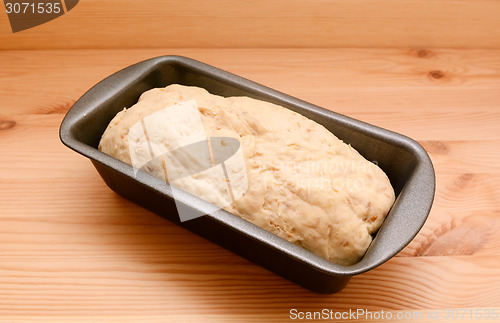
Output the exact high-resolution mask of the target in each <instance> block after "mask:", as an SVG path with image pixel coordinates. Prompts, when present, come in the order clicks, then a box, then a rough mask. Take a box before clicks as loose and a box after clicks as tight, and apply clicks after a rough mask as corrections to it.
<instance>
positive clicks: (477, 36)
mask: <svg viewBox="0 0 500 323" xmlns="http://www.w3.org/2000/svg"><path fill="white" fill-rule="evenodd" d="M499 13H500V2H498V1H494V0H434V1H420V0H406V1H398V0H354V1H342V0H328V1H324V0H308V1H302V0H274V1H267V0H256V1H228V0H213V1H203V0H193V1H188V2H185V1H172V0H170V1H165V0H149V1H147V2H143V1H131V0H128V1H126V0H105V1H103V0H85V1H80V2H79V4H78V5H77V6H76V7H75V8H74V9H73V10H72V11H70V12H68V13H67V14H65V15H64V16H62V17H60V18H58V19H56V20H54V21H51V22H49V23H46V24H43V25H41V26H38V27H35V28H32V29H29V30H26V31H23V32H19V33H15V34H13V33H12V31H11V29H10V26H9V23H8V20H7V15H6V14H3V13H2V15H0V49H47V48H52V49H67V48H83V49H88V48H169V47H170V48H172V47H204V48H207V47H210V48H213V47H219V48H221V47H240V48H241V47H245V48H250V47H259V48H262V47H273V48H274V47H294V48H298V47H365V48H366V47H393V48H394V47H415V48H418V47H451V48H497V49H498V48H500V20H499V19H498V15H499Z"/></svg>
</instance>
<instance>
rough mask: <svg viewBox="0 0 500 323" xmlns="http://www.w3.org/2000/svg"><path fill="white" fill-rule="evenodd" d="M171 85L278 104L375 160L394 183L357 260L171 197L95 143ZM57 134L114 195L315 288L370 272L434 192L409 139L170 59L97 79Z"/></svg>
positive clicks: (423, 156) (406, 238) (425, 162)
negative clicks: (147, 96) (148, 96)
mask: <svg viewBox="0 0 500 323" xmlns="http://www.w3.org/2000/svg"><path fill="white" fill-rule="evenodd" d="M174 83H178V84H183V85H192V86H198V87H202V88H205V89H207V90H208V91H209V92H210V93H212V94H217V95H221V96H248V97H252V98H255V99H259V100H263V101H268V102H272V103H275V104H277V105H280V106H283V107H286V108H288V109H290V110H293V111H295V112H298V113H300V114H302V115H304V116H306V117H308V118H310V119H312V120H314V121H316V122H318V123H320V124H322V125H323V126H325V127H326V128H327V129H328V130H330V131H331V132H333V133H334V134H335V135H336V136H337V137H338V138H340V139H341V140H343V141H344V142H345V143H349V144H350V145H351V146H352V147H354V148H355V149H356V150H358V151H359V152H360V153H361V154H362V155H363V156H364V157H365V158H366V159H368V160H371V161H376V162H377V163H378V165H379V166H380V167H381V168H382V169H383V170H384V172H385V173H386V174H387V176H388V177H389V179H390V181H391V183H392V185H393V187H394V189H395V192H396V202H395V204H394V205H393V207H392V209H391V211H390V213H389V214H388V216H387V218H386V219H385V220H384V222H383V224H382V226H381V228H380V229H379V230H378V232H377V233H376V235H375V237H374V239H373V242H372V244H371V245H370V247H369V249H368V251H367V252H366V254H365V255H364V257H363V258H362V259H361V261H360V262H358V263H356V264H354V265H351V266H341V265H337V264H334V263H332V262H330V261H328V260H326V259H323V258H321V257H319V256H317V255H315V254H313V253H311V252H309V251H307V250H305V249H303V248H301V247H299V246H297V245H294V244H293V243H290V242H288V241H286V240H284V239H282V238H279V237H278V236H276V235H274V234H272V233H270V232H267V231H266V230H264V229H261V228H259V227H257V226H255V225H254V224H252V223H250V222H248V221H246V220H244V219H242V218H240V217H238V216H236V215H234V214H231V213H229V212H227V211H225V210H223V209H219V210H218V211H216V212H212V210H213V207H212V206H211V205H210V204H208V203H207V202H206V201H203V200H201V199H199V198H197V197H194V196H192V195H190V194H188V193H186V192H182V191H181V192H180V193H176V195H175V198H176V200H175V201H174V199H173V196H172V187H170V186H169V185H168V184H167V183H165V181H162V180H160V179H158V178H156V177H154V176H152V175H150V174H147V173H146V172H142V171H139V172H134V169H133V167H132V166H130V165H127V164H125V163H123V162H121V161H119V160H117V159H115V158H113V157H110V156H108V155H106V154H104V153H103V152H101V151H99V150H98V149H97V146H98V143H99V140H100V138H101V135H102V134H103V132H104V130H105V129H106V127H107V125H108V123H109V122H110V121H111V119H112V118H113V117H114V116H115V115H116V113H117V112H119V111H120V110H122V109H123V108H124V107H130V106H132V105H133V104H135V103H136V102H137V100H138V98H139V96H140V95H141V93H143V92H145V91H147V90H149V89H152V88H156V87H165V86H167V85H169V84H174ZM332 90H334V89H332ZM60 138H61V140H62V142H63V143H64V144H65V145H66V146H68V147H69V148H71V149H73V150H75V151H76V152H78V153H80V154H82V155H84V156H86V157H88V158H89V159H90V160H91V162H92V163H93V164H94V166H95V168H96V169H97V171H98V172H99V174H100V175H101V177H102V178H103V179H104V181H105V182H106V184H107V185H108V186H109V187H110V188H111V189H112V190H114V191H115V192H117V193H118V194H120V195H122V196H124V197H125V198H127V199H129V200H132V201H133V202H135V203H137V204H139V205H141V206H143V207H145V208H146V209H148V210H151V211H152V212H155V213H157V214H158V215H160V216H162V217H165V218H167V219H168V220H170V221H172V222H174V223H177V224H178V225H181V226H183V227H185V228H187V229H188V230H190V231H192V232H194V233H196V234H198V235H200V236H202V237H205V238H206V239H208V240H210V241H213V242H215V243H217V244H219V245H221V246H223V247H225V248H227V249H229V250H231V251H233V252H234V253H237V254H239V255H241V256H243V257H245V258H247V259H249V260H251V261H252V262H254V263H257V264H259V265H261V266H263V267H265V268H267V269H269V270H271V271H273V272H275V273H277V274H279V275H281V276H283V277H286V278H288V279H289V280H291V281H293V282H296V283H297V284H300V285H302V286H304V287H306V288H308V289H311V290H313V291H316V292H320V293H334V292H336V291H339V290H341V289H342V288H343V287H344V286H345V285H346V283H347V282H348V280H349V278H350V277H351V276H353V275H356V274H361V273H364V272H366V271H368V270H371V269H373V268H375V267H377V266H379V265H380V264H382V263H384V262H385V261H387V260H388V259H390V258H391V257H393V256H394V255H396V254H397V253H398V252H399V251H401V250H402V249H403V248H404V247H405V246H406V245H407V244H408V243H409V242H410V241H411V240H412V239H413V238H414V237H415V235H416V234H417V233H418V232H419V230H420V228H421V227H422V225H423V224H424V222H425V220H426V219H427V216H428V214H429V211H430V208H431V205H432V201H433V198H434V190H435V177H434V169H433V166H432V163H431V161H430V159H429V156H428V155H427V153H426V152H425V150H424V149H423V148H422V147H421V146H420V145H419V144H418V143H417V142H416V141H414V140H412V139H410V138H408V137H405V136H403V135H400V134H396V133H394V132H391V131H388V130H384V129H381V128H378V127H376V126H372V125H369V124H366V123H364V122H361V121H358V120H354V119H352V118H349V117H346V116H343V115H340V114H337V113H335V112H332V111H329V110H326V109H323V108H320V107H317V106H315V105H313V104H310V103H307V102H304V101H301V100H299V99H296V98H294V97H291V96H289V95H286V94H283V93H280V92H278V91H275V90H273V89H270V88H268V87H265V86H263V85H260V84H257V83H255V82H252V81H249V80H247V79H244V78H242V77H239V76H236V75H234V74H231V73H228V72H225V71H222V70H220V69H217V68H215V67H212V66H209V65H207V64H204V63H201V62H198V61H195V60H192V59H189V58H185V57H179V56H162V57H157V58H152V59H149V60H146V61H143V62H140V63H137V64H135V65H132V66H130V67H127V68H125V69H123V70H121V71H119V72H117V73H115V74H113V75H111V76H109V77H108V78H106V79H104V80H103V81H101V82H99V83H98V84H97V85H95V86H94V87H92V88H91V89H90V90H89V91H88V92H87V93H85V94H84V95H83V96H82V97H81V98H80V99H79V100H78V101H77V102H76V103H75V104H74V105H73V107H72V108H71V109H70V110H69V112H68V113H67V115H66V117H65V118H64V120H63V122H62V124H61V128H60ZM75 185H77V184H75ZM174 189H175V188H174ZM181 209H182V210H181ZM209 210H210V211H209ZM181 211H182V212H188V213H191V214H192V215H193V217H194V219H192V220H189V221H184V222H181V221H180V220H179V216H178V212H181ZM196 216H198V217H196ZM172 248H175V246H172Z"/></svg>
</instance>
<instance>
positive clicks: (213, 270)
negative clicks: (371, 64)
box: [0, 245, 500, 320]
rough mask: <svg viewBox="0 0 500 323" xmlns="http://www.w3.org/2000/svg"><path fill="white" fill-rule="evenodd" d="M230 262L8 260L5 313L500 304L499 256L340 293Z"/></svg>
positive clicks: (392, 276)
mask: <svg viewBox="0 0 500 323" xmlns="http://www.w3.org/2000/svg"><path fill="white" fill-rule="evenodd" d="M104 247H106V246H104ZM107 247H108V248H113V246H112V245H108V246H107ZM174 254H175V251H174ZM238 259H239V258H238ZM225 260H226V258H215V259H212V258H209V257H206V258H202V260H197V259H195V258H189V257H188V258H182V259H180V258H178V257H175V256H174V257H173V258H170V254H165V255H164V256H163V257H149V258H143V259H137V258H129V259H126V260H118V259H114V257H113V256H110V257H108V259H100V260H99V261H98V262H97V261H88V260H86V261H85V260H84V261H82V260H66V261H60V260H53V261H50V260H46V261H43V262H40V261H36V260H33V261H26V260H20V261H9V262H8V264H7V265H2V267H1V268H0V273H1V275H0V288H1V289H2V290H3V291H4V292H2V293H1V294H0V300H1V302H0V318H1V315H14V314H24V315H31V316H35V315H36V316H38V315H57V314H61V313H64V314H65V315H74V316H77V315H83V316H85V315H151V314H153V313H154V314H155V315H173V314H174V315H197V316H198V317H199V318H201V317H203V316H204V315H218V314H219V315H222V314H225V315H235V316H239V317H242V318H245V317H246V315H250V318H251V316H252V315H255V314H256V313H258V315H260V316H262V317H263V318H269V319H279V318H281V319H282V320H284V319H288V317H289V311H290V309H291V308H296V309H298V310H301V311H306V310H307V311H321V310H322V309H323V308H327V309H332V310H335V311H340V310H346V309H347V310H348V309H357V308H363V309H367V310H373V311H375V310H380V309H385V310H400V309H422V310H425V309H434V308H450V307H451V308H462V307H468V308H475V307H481V308H489V307H498V298H496V299H495V297H493V296H494V295H498V288H500V272H499V271H498V264H499V262H500V256H498V255H495V256H487V257H416V258H397V259H393V260H391V261H390V262H389V263H388V264H386V265H384V266H381V267H379V268H377V269H375V270H373V271H371V272H369V273H366V274H364V275H360V276H356V277H354V278H352V279H351V282H350V284H349V285H348V286H347V288H346V289H344V290H343V291H342V292H340V293H338V294H334V295H319V294H315V293H312V292H310V291H307V290H305V289H303V288H301V287H299V286H296V285H294V284H292V283H290V282H288V281H286V280H285V279H281V278H278V277H276V276H275V275H274V274H271V273H270V272H268V271H266V270H264V269H262V268H260V267H258V266H255V265H252V264H250V263H248V262H246V261H244V260H241V259H239V260H238V261H236V262H234V261H231V262H229V265H228V264H226V263H224V261H225ZM471 273H474V275H471ZM484 277H488V278H489V279H490V280H489V281H485V279H484ZM457 282H460V287H461V288H460V289H457ZM367 291H369V292H367Z"/></svg>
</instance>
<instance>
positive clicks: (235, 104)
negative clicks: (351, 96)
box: [99, 84, 395, 265]
mask: <svg viewBox="0 0 500 323" xmlns="http://www.w3.org/2000/svg"><path fill="white" fill-rule="evenodd" d="M197 111H199V113H197ZM148 116H149V119H148ZM161 116H163V117H161ZM174 119H175V121H174ZM169 120H171V122H168V121H169ZM165 121H167V122H165ZM138 125H142V128H144V129H147V135H145V131H143V130H141V129H142V128H141V127H139V128H141V129H139V131H137V127H138ZM200 127H201V128H202V129H199V128H200ZM172 133H173V134H172ZM207 137H230V138H236V139H238V140H239V141H240V143H241V150H240V151H239V152H240V155H239V156H240V157H241V158H240V159H239V160H240V162H239V163H238V160H237V158H236V159H235V158H233V159H232V162H231V163H225V164H227V165H226V171H227V172H228V173H229V179H227V178H224V179H222V180H221V181H220V183H215V184H214V183H213V182H214V181H213V179H214V178H219V177H221V176H223V175H224V174H223V173H221V169H217V168H216V167H213V168H210V169H208V170H207V171H204V172H201V173H198V174H194V175H191V176H188V177H185V178H181V179H179V180H176V182H175V183H173V184H174V185H175V186H177V187H179V188H181V189H183V190H186V191H188V192H190V193H192V194H195V195H197V196H199V197H201V198H203V199H205V200H207V201H209V202H211V203H213V204H215V205H220V206H222V207H224V208H225V209H226V210H227V211H229V212H231V213H234V214H236V215H239V216H241V217H243V218H244V219H246V220H248V221H250V222H252V223H254V224H256V225H258V226H260V227H262V228H264V229H266V230H268V231H270V232H273V233H274V234H276V235H278V236H280V237H282V238H284V239H286V240H288V241H291V242H293V243H295V244H297V245H300V246H302V247H304V248H306V249H308V250H310V251H312V252H313V253H315V254H317V255H319V256H321V257H324V258H326V259H328V260H330V261H332V262H335V263H338V264H341V265H351V264H354V263H356V262H358V261H359V260H360V259H361V258H362V256H363V255H364V253H365V252H366V250H367V248H368V246H369V245H370V243H371V241H372V235H371V234H373V233H374V232H376V231H377V229H378V228H379V227H380V225H381V223H382V221H383V220H384V218H385V216H386V215H387V213H388V211H389V209H390V208H391V206H392V204H393V203H394V198H395V197H394V190H393V188H392V186H391V184H390V182H389V180H388V178H387V176H386V175H385V174H384V172H383V171H382V170H381V169H380V168H379V167H378V166H376V165H375V164H373V163H371V162H369V161H367V160H366V159H364V158H363V157H362V156H361V155H360V154H359V153H358V152H357V151H356V150H354V149H353V148H352V147H351V146H349V145H346V144H344V143H343V142H342V141H341V140H339V139H338V138H337V137H335V136H334V135H333V134H332V133H331V132H329V131H328V130H327V129H326V128H324V127H323V126H321V125H320V124H318V123H316V122H314V121H312V120H310V119H307V118H306V117H304V116H302V115H300V114H298V113H295V112H293V111H291V110H289V109H286V108H284V107H280V106H277V105H274V104H271V103H268V102H264V101H259V100H255V99H251V98H248V97H227V98H224V97H221V96H216V95H212V94H210V93H208V92H207V91H206V90H205V89H202V88H198V87H188V86H182V85H177V84H174V85H169V86H167V87H166V88H156V89H152V90H149V91H147V92H145V93H143V94H142V95H141V97H140V99H139V101H138V103H137V104H135V105H134V106H132V107H130V108H129V109H124V110H123V111H120V112H119V113H118V114H117V115H116V116H115V117H114V118H113V120H112V121H111V122H110V124H109V125H108V127H107V129H106V131H105V132H104V134H103V136H102V139H101V142H100V144H99V149H100V150H102V151H103V152H105V153H106V154H109V155H111V156H113V157H115V158H117V159H119V160H122V161H124V162H126V163H128V164H131V165H132V164H133V165H134V166H136V165H138V166H137V168H140V166H142V165H145V164H146V163H147V161H148V160H151V158H152V157H154V156H158V155H159V154H162V153H166V152H168V151H171V150H172V149H176V148H179V147H181V146H182V145H186V144H190V143H193V142H196V141H199V140H204V139H206V138H207ZM179 138H181V139H179ZM148 140H149V143H148ZM148 145H149V146H148ZM152 155H153V156H152ZM191 157H192V158H191ZM191 157H190V156H187V158H186V160H187V162H188V163H197V159H196V158H195V156H191ZM243 158H244V162H243ZM164 162H165V161H164ZM167 163H169V162H168V160H167ZM170 164H171V165H170V166H168V167H170V169H175V167H176V165H175V162H170ZM228 164H231V165H228ZM165 167H166V166H165V165H162V162H159V163H157V164H154V165H150V166H149V167H146V168H145V170H146V171H149V172H150V173H152V174H154V175H155V176H158V177H160V178H162V179H166V175H165V171H166V168H165ZM168 167H167V168H168ZM167 173H168V172H167ZM221 174H222V175H221ZM167 175H168V174H167ZM231 176H233V177H234V180H233V178H231ZM167 179H168V176H167ZM211 180H212V181H211ZM229 180H230V182H231V184H233V182H234V183H235V184H234V185H232V186H233V190H234V192H237V194H236V196H235V197H234V198H233V199H230V198H228V194H227V193H228V185H227V182H228V181H229ZM215 182H217V181H215ZM171 184H172V183H171ZM210 185H212V186H210ZM214 187H215V188H214ZM229 189H231V187H230V188H229ZM234 192H233V193H234Z"/></svg>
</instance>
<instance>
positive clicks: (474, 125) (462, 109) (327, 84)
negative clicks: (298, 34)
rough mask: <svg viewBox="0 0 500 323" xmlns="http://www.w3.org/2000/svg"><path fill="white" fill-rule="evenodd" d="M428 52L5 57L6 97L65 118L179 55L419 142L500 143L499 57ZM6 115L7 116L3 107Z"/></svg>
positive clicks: (0, 68)
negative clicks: (111, 81)
mask: <svg viewBox="0 0 500 323" xmlns="http://www.w3.org/2000/svg"><path fill="white" fill-rule="evenodd" d="M425 53H426V54H425V55H423V56H424V57H421V56H422V55H421V54H420V56H419V54H418V52H415V51H413V50H402V49H378V50H369V51H366V50H365V51H363V50H356V49H342V50H318V49H316V50H315V49H312V50H310V49H302V50H293V51H289V50H288V51H287V50H255V49H242V50H204V51H199V50H194V49H191V50H190V49H179V50H133V51H126V52H123V51H117V50H110V51H85V50H83V51H80V50H74V51H68V52H64V51H62V52H61V51H37V52H36V53H27V52H22V51H14V52H3V53H1V52H0V57H1V58H2V59H1V60H0V95H1V97H2V104H3V105H4V107H5V110H6V111H9V115H10V116H13V115H15V114H53V113H56V114H57V113H59V114H61V113H65V112H66V111H67V110H68V108H69V107H70V106H71V105H72V104H73V103H74V102H75V100H76V99H77V98H78V97H80V96H81V95H82V94H83V93H84V92H85V91H86V90H87V89H89V88H90V87H91V86H92V85H93V84H95V83H97V82H98V81H100V80H101V79H103V78H104V77H106V76H107V75H109V74H111V73H113V72H114V71H117V70H119V69H121V68H123V67H125V66H128V65H130V64H133V63H135V62H137V61H140V60H143V59H147V58H150V57H154V56H158V55H162V54H180V55H185V56H188V57H193V58H196V59H199V60H202V61H204V62H207V63H209V64H212V65H215V66H218V67H221V68H223V69H226V70H229V71H231V72H234V73H236V74H239V75H242V76H244V77H247V78H249V79H252V80H254V81H257V82H260V83H263V84H265V85H268V86H270V87H272V88H275V89H278V90H280V91H283V92H285V93H289V94H291V95H294V96H296V97H299V98H301V99H304V100H306V101H310V102H312V103H315V104H318V105H320V106H323V107H325V108H329V109H332V110H334V111H337V112H339V113H342V114H346V115H348V116H351V117H354V118H358V119H361V120H363V121H366V122H369V123H373V124H375V125H378V126H381V127H384V128H387V129H390V130H393V131H396V132H400V133H403V134H405V135H408V136H410V137H413V138H415V139H417V140H447V141H456V140H492V139H493V140H497V139H500V132H499V131H498V127H497V125H498V124H499V123H500V76H499V75H500V59H499V57H500V51H496V50H491V51H488V50H460V51H456V50H455V51H454V50H433V51H425ZM311 57H314V58H315V59H314V60H310V58H311ZM41 62H43V64H41ZM433 71H434V72H436V71H442V72H443V73H444V74H443V77H442V78H438V79H436V78H435V77H431V76H429V75H430V74H432V73H431V72H433ZM438 74H439V73H438ZM61 80H64V83H65V84H66V86H64V87H63V88H61V87H60V84H61ZM28 94H29V95H28ZM0 118H3V119H7V115H6V113H5V112H2V111H1V110H0ZM16 118H17V117H16ZM16 118H14V119H16ZM14 121H15V120H14ZM422 129H425V131H422ZM450 129H460V131H450Z"/></svg>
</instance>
